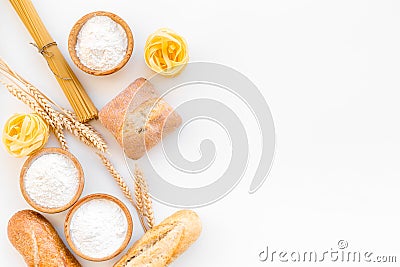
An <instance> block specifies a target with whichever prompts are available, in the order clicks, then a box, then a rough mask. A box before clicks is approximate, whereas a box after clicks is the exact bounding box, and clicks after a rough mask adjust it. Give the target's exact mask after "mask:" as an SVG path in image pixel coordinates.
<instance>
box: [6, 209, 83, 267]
mask: <svg viewBox="0 0 400 267" xmlns="http://www.w3.org/2000/svg"><path fill="white" fill-rule="evenodd" d="M8 239H9V240H10V242H11V244H12V245H13V246H14V247H15V248H16V249H17V250H18V252H19V253H20V254H21V255H22V256H23V257H24V260H25V262H26V264H27V265H28V266H29V267H60V266H62V267H79V266H81V265H80V264H79V262H78V261H77V260H76V259H75V258H74V256H73V255H72V254H71V252H70V251H69V250H68V249H67V247H66V246H65V245H64V243H63V242H62V240H61V238H60V237H59V236H58V234H57V232H56V230H55V229H54V227H53V226H52V225H51V224H50V222H49V221H48V220H47V219H46V218H45V217H43V216H42V215H41V214H39V213H37V212H36V211H32V210H22V211H19V212H17V213H16V214H14V216H13V217H11V219H10V221H9V222H8Z"/></svg>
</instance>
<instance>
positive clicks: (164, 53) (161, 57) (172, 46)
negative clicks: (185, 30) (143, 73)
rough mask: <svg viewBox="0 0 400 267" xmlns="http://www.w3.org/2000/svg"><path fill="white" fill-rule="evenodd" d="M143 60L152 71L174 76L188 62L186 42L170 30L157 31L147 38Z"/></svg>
mask: <svg viewBox="0 0 400 267" xmlns="http://www.w3.org/2000/svg"><path fill="white" fill-rule="evenodd" d="M144 58H145V60H146V64H147V66H149V68H151V69H152V70H153V71H155V72H158V73H160V74H162V75H165V76H175V75H177V74H178V73H179V72H181V71H182V70H183V68H184V67H185V66H186V63H187V62H188V61H189V55H188V49H187V44H186V41H185V39H183V38H182V37H181V36H179V35H178V34H177V33H176V32H174V31H172V30H169V29H165V28H163V29H159V30H158V31H156V32H155V33H153V34H152V35H150V36H149V38H147V41H146V45H145V48H144Z"/></svg>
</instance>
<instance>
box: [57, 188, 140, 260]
mask: <svg viewBox="0 0 400 267" xmlns="http://www.w3.org/2000/svg"><path fill="white" fill-rule="evenodd" d="M93 199H106V200H110V201H113V202H114V203H116V204H117V205H118V206H119V207H120V208H121V209H122V211H123V212H124V214H125V216H126V220H127V222H128V230H127V232H126V237H125V240H124V242H123V243H122V245H121V246H120V248H119V249H118V250H117V251H115V252H114V253H113V254H111V255H109V256H107V257H104V258H93V257H90V256H87V255H85V254H83V253H82V252H81V251H80V250H79V249H78V248H77V247H76V246H75V244H74V242H73V241H72V238H71V234H70V224H71V220H72V217H73V216H74V213H75V212H76V211H77V210H78V209H79V208H80V206H82V205H83V204H84V203H86V202H88V201H91V200H93ZM132 231H133V222H132V216H131V214H130V213H129V210H128V208H127V207H126V206H125V204H124V203H122V202H121V201H120V200H119V199H117V198H116V197H113V196H110V195H107V194H92V195H88V196H86V197H84V198H82V199H81V200H79V201H78V202H77V203H76V204H75V205H74V206H73V207H72V208H71V209H70V210H69V212H68V214H67V217H66V219H65V223H64V234H65V238H66V239H67V242H68V244H69V246H70V247H71V249H72V250H73V251H74V252H75V253H76V254H77V255H78V256H80V257H82V258H84V259H86V260H89V261H95V262H99V261H106V260H110V259H112V258H114V257H116V256H117V255H118V254H120V253H121V252H122V251H123V250H124V249H125V248H126V246H127V245H128V244H129V241H130V240H131V237H132Z"/></svg>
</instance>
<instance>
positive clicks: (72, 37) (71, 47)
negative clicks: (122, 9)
mask: <svg viewBox="0 0 400 267" xmlns="http://www.w3.org/2000/svg"><path fill="white" fill-rule="evenodd" d="M95 16H108V17H109V18H111V19H112V20H113V21H115V22H116V23H118V24H119V25H121V26H122V28H123V29H124V30H125V32H126V37H127V38H128V47H127V49H126V54H125V57H124V59H123V60H122V61H121V62H120V63H119V64H118V65H117V66H116V67H115V68H113V69H110V70H104V71H102V70H93V69H90V68H88V67H86V66H85V65H83V64H82V63H81V61H80V60H79V58H78V56H77V55H76V50H75V46H76V42H77V38H78V34H79V32H80V30H81V28H82V26H83V25H84V24H85V23H86V21H88V20H89V19H91V18H93V17H95ZM133 46H134V41H133V35H132V31H131V29H130V28H129V26H128V24H127V23H126V22H125V21H124V20H123V19H121V18H120V17H118V16H117V15H115V14H113V13H110V12H106V11H96V12H92V13H89V14H87V15H85V16H83V17H82V18H81V19H79V20H78V21H77V22H76V23H75V25H74V27H72V30H71V32H70V34H69V37H68V51H69V55H70V56H71V58H72V61H73V62H74V63H75V65H76V66H77V67H78V68H79V69H81V70H83V71H84V72H86V73H89V74H92V75H95V76H103V75H108V74H112V73H114V72H116V71H118V70H120V69H121V68H122V67H123V66H125V64H126V63H127V62H128V61H129V59H130V57H131V55H132V53H133Z"/></svg>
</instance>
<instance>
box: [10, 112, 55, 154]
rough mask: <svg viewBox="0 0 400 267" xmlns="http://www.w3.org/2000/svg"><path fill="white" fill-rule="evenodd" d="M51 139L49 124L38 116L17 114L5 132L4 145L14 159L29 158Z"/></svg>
mask: <svg viewBox="0 0 400 267" xmlns="http://www.w3.org/2000/svg"><path fill="white" fill-rule="evenodd" d="M48 138H49V126H48V124H47V123H46V122H45V121H44V120H43V119H42V118H41V117H39V115H37V114H15V115H13V116H12V117H11V118H9V119H8V121H7V122H6V124H5V126H4V130H3V143H4V145H5V147H6V149H7V151H8V152H9V153H10V154H11V155H13V156H14V157H17V158H20V157H24V156H29V155H31V154H32V153H33V152H35V151H37V150H38V149H41V148H42V147H43V146H44V145H45V144H46V142H47V140H48Z"/></svg>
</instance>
